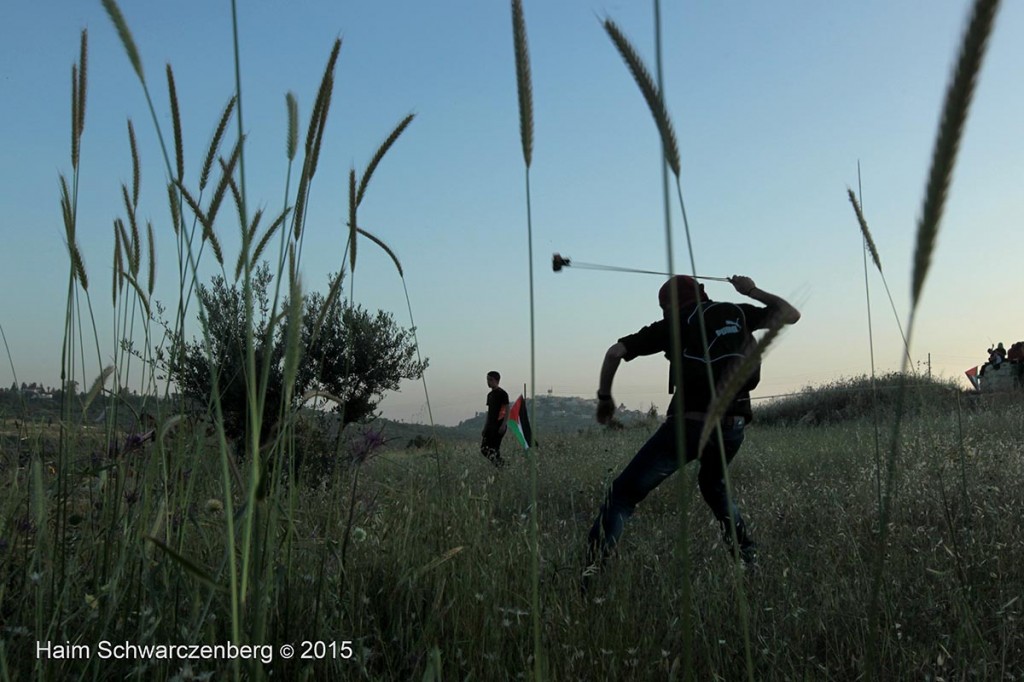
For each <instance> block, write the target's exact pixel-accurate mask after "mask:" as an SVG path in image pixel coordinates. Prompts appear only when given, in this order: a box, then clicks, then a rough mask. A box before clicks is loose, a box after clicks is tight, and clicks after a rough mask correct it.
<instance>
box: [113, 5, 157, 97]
mask: <svg viewBox="0 0 1024 682" xmlns="http://www.w3.org/2000/svg"><path fill="white" fill-rule="evenodd" d="M102 2H103V8H104V9H105V10H107V14H108V15H109V16H110V20H111V21H112V22H113V23H114V28H116V29H117V35H118V36H119V37H120V38H121V44H122V45H124V51H125V52H127V53H128V61H130V62H131V63H132V68H133V69H135V73H136V74H137V75H138V77H139V80H140V81H142V83H143V84H145V83H146V76H145V74H143V72H142V59H140V58H139V50H138V48H136V47H135V40H133V39H132V32H131V31H130V30H128V22H127V21H125V19H124V15H123V14H122V13H121V8H120V7H118V6H117V2H115V0H102Z"/></svg>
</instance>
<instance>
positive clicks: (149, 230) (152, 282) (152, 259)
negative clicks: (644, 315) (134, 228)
mask: <svg viewBox="0 0 1024 682" xmlns="http://www.w3.org/2000/svg"><path fill="white" fill-rule="evenodd" d="M146 236H147V237H148V238H149V278H148V282H147V284H148V287H147V288H146V291H147V292H148V293H149V295H150V296H152V295H153V290H154V289H155V288H156V239H155V238H154V236H153V223H151V222H149V221H146Z"/></svg>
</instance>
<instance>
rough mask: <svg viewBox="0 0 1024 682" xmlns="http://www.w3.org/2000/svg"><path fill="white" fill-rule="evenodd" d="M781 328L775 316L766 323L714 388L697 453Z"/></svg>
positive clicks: (701, 450)
mask: <svg viewBox="0 0 1024 682" xmlns="http://www.w3.org/2000/svg"><path fill="white" fill-rule="evenodd" d="M782 327H783V325H782V323H781V322H780V321H779V319H778V317H777V316H774V317H773V318H772V319H770V320H769V321H768V331H766V332H765V334H764V335H763V336H762V337H761V339H760V341H758V342H757V343H755V344H754V345H753V346H752V347H751V348H750V349H749V350H748V351H747V352H746V353H744V358H743V360H741V361H740V363H739V364H738V365H736V366H735V367H734V368H733V369H732V371H731V372H730V373H729V374H728V375H727V376H725V377H724V378H723V379H722V382H721V383H720V384H719V386H717V387H716V392H715V399H714V400H713V401H712V403H711V405H709V406H708V410H707V412H708V418H707V421H705V422H704V430H703V431H702V432H701V434H700V445H699V446H698V447H697V452H698V453H700V454H703V452H704V446H705V445H707V442H708V440H709V439H710V438H711V434H713V433H714V432H715V427H716V426H717V425H718V422H719V420H721V419H722V417H724V416H725V411H726V410H727V409H729V405H731V404H732V401H733V400H734V399H735V398H736V396H737V394H739V392H740V390H741V389H742V388H743V384H745V383H746V381H747V379H749V378H750V375H751V374H753V373H754V370H756V369H757V367H758V366H759V365H760V363H761V359H762V358H763V357H764V355H765V353H766V352H767V351H768V346H770V345H771V344H772V342H773V341H774V340H775V338H776V337H777V336H778V335H779V332H780V331H782ZM700 454H698V457H700Z"/></svg>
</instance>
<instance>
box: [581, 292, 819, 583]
mask: <svg viewBox="0 0 1024 682" xmlns="http://www.w3.org/2000/svg"><path fill="white" fill-rule="evenodd" d="M729 281H730V282H731V283H732V285H733V287H735V289H736V291H737V292H739V293H740V294H742V295H744V296H748V297H750V298H752V299H754V300H755V301H758V302H760V303H762V304H764V307H761V306H755V305H751V304H749V303H739V304H733V303H721V304H719V303H714V302H713V301H711V300H710V299H709V298H708V296H707V294H705V293H704V285H698V284H697V282H695V281H694V280H693V278H691V277H687V276H685V275H678V276H676V277H674V278H672V279H670V280H669V281H668V282H666V283H665V284H664V285H663V286H662V287H661V290H660V291H659V292H658V302H659V304H660V305H661V308H662V311H663V317H662V319H660V320H658V321H656V322H653V323H651V324H649V325H647V326H646V327H644V328H643V329H640V330H639V331H637V332H636V333H634V334H630V335H629V336H624V337H622V338H621V339H619V340H618V341H617V342H615V343H614V344H612V346H611V347H610V348H608V351H607V352H606V353H605V357H604V363H603V364H602V366H601V378H600V384H599V388H598V391H597V399H598V403H597V421H598V422H600V423H602V424H607V423H608V422H609V421H610V420H611V418H612V415H613V414H614V413H615V401H614V400H613V399H612V380H613V379H614V378H615V373H616V371H617V370H618V368H619V363H620V362H621V361H622V360H625V361H626V362H629V361H630V360H632V359H633V358H636V357H638V356H641V355H653V354H655V353H665V354H666V357H668V358H670V359H671V349H672V332H671V322H672V317H671V300H672V297H671V289H672V288H675V289H676V293H677V299H676V300H677V301H678V303H679V319H680V324H681V326H682V329H681V330H680V332H681V338H682V343H683V358H682V363H683V367H682V377H683V391H682V393H683V395H682V398H681V399H682V400H683V409H684V412H683V414H682V418H683V434H684V440H685V454H686V461H691V460H693V459H696V458H698V457H699V459H700V465H699V466H700V471H699V473H698V475H697V480H698V483H699V487H700V492H701V495H702V496H703V497H704V501H705V502H706V503H707V505H708V507H710V509H711V512H712V513H713V514H714V516H715V519H717V520H718V522H719V524H720V525H721V527H722V530H723V533H724V536H725V539H726V544H727V545H728V546H729V547H732V549H733V552H734V553H735V552H736V549H737V548H736V547H734V546H733V545H732V530H731V527H730V526H731V524H730V520H731V521H732V522H734V524H735V527H736V538H737V541H738V544H739V547H738V550H739V555H740V557H742V559H743V560H744V561H745V562H747V563H750V562H752V561H753V560H754V559H755V557H756V545H755V544H754V541H753V540H752V539H751V537H750V532H749V530H748V529H747V527H746V524H745V523H744V521H743V518H742V517H741V516H740V512H739V509H738V508H737V507H736V504H735V503H733V502H732V501H731V500H730V499H729V498H728V496H727V494H726V488H725V478H724V471H723V467H722V461H723V457H722V455H723V453H722V452H721V451H720V449H719V440H718V438H717V437H714V436H713V437H712V438H711V439H710V440H709V441H708V443H707V445H705V446H704V450H703V452H701V453H698V452H697V447H698V445H699V441H700V435H701V432H702V431H703V429H704V423H705V421H706V420H707V416H708V415H707V409H708V406H709V403H710V391H709V388H708V379H707V363H706V362H705V360H704V348H703V343H701V341H700V336H699V335H698V336H697V341H696V343H694V340H693V337H694V331H693V330H694V329H695V327H694V325H696V324H697V323H696V322H695V321H694V320H695V316H696V315H697V313H698V307H699V308H700V309H701V310H702V311H703V317H704V321H705V323H706V325H705V326H706V328H707V330H706V332H705V336H706V338H707V339H709V345H710V346H711V347H712V350H711V351H710V353H709V354H710V355H711V357H712V358H713V361H712V366H713V367H714V366H715V364H716V363H718V362H722V363H723V365H728V364H729V363H733V362H735V360H736V356H737V353H736V352H730V353H725V354H723V352H724V351H723V348H726V347H727V343H735V342H736V341H741V340H742V341H743V342H744V347H745V344H748V343H750V342H751V341H752V337H751V336H750V333H751V332H753V331H754V330H757V329H766V328H767V327H768V326H769V325H771V324H773V323H776V322H777V323H781V324H793V323H795V322H796V321H797V320H799V319H800V313H799V311H797V309H796V308H794V307H793V306H791V305H790V304H789V303H787V302H786V301H785V300H783V299H782V298H780V297H778V296H775V295H774V294H770V293H768V292H766V291H764V290H762V289H759V288H757V286H756V285H755V284H754V281H753V280H752V279H750V278H749V277H744V276H741V275H735V276H733V277H731V278H730V279H729ZM698 299H699V301H700V303H699V304H698ZM715 306H717V307H718V310H717V311H716V312H712V308H714V307H715ZM716 315H718V316H719V317H718V318H716ZM697 329H699V327H697ZM697 333H698V334H699V333H700V332H699V331H698V332H697ZM719 343H721V344H722V345H719V346H717V347H716V346H715V344H719ZM738 347H739V346H732V348H738ZM716 354H722V355H721V357H720V358H718V359H714V358H715V356H716ZM715 371H716V372H717V371H718V369H717V368H716V370H715ZM674 374H675V373H674V372H673V373H672V374H671V375H670V379H669V391H670V392H672V389H673V379H672V376H674ZM755 376H756V377H757V378H759V373H758V374H757V375H755ZM757 378H754V379H753V381H748V383H747V385H746V386H745V387H744V390H741V391H740V392H739V393H738V394H737V395H736V397H735V398H734V399H733V401H732V403H731V404H730V405H729V407H728V409H727V410H726V412H725V416H724V417H723V418H722V420H721V428H722V442H723V444H724V449H725V452H724V455H725V456H724V460H725V462H726V463H728V462H731V461H732V458H733V457H735V456H736V453H737V452H738V451H739V449H740V444H742V443H743V428H744V425H745V424H746V423H747V422H748V421H749V420H750V419H751V417H752V416H753V415H752V412H751V409H750V392H749V391H750V389H751V388H753V386H754V385H756V382H757ZM679 399H680V395H679V393H676V394H675V395H673V397H672V402H671V404H670V405H669V408H668V417H667V419H666V420H665V422H664V423H663V424H662V425H661V426H660V427H659V428H658V430H657V431H655V432H654V434H653V435H652V436H651V437H650V438H649V439H648V440H647V442H646V443H645V444H644V445H643V446H642V447H641V448H640V450H639V451H638V452H637V453H636V456H634V457H633V460H632V461H631V462H630V463H629V464H628V465H627V466H626V468H625V469H624V470H623V471H622V473H621V474H620V475H619V477H618V478H616V479H615V481H614V482H613V483H612V485H611V488H610V490H609V491H608V494H607V497H606V499H605V501H604V503H603V504H602V505H601V511H600V513H599V514H598V516H597V519H596V520H595V521H594V525H593V527H592V528H591V530H590V536H589V538H588V540H589V542H588V545H589V550H590V551H589V561H590V563H591V564H593V563H595V562H597V561H598V560H599V559H603V558H604V557H606V556H608V554H609V553H611V551H612V550H613V549H614V548H615V544H616V543H617V541H618V539H619V536H620V535H621V534H622V528H623V524H624V522H625V520H626V519H627V518H628V517H629V516H630V515H631V514H632V513H633V511H634V509H635V508H636V505H637V504H639V503H640V501H641V500H643V499H644V498H645V497H647V495H648V493H650V492H651V491H652V490H654V488H656V487H657V486H658V485H659V484H661V482H662V481H664V480H665V479H666V478H668V477H669V476H670V475H671V474H672V473H674V472H675V470H676V469H678V468H679V456H680V453H679V452H678V451H677V448H676V419H677V415H676V409H675V408H676V401H677V400H679Z"/></svg>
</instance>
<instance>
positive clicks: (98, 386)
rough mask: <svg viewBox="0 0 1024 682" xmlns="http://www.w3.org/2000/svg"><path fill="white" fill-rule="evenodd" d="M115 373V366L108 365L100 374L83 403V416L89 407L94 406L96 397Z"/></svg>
mask: <svg viewBox="0 0 1024 682" xmlns="http://www.w3.org/2000/svg"><path fill="white" fill-rule="evenodd" d="M113 373H114V366H113V365H107V366H106V367H104V368H103V371H101V372H100V374H99V376H97V377H96V378H95V379H94V380H93V382H92V386H90V387H89V392H88V393H87V394H86V396H85V400H84V401H83V402H82V413H83V414H84V413H86V412H87V411H88V410H89V405H91V404H92V401H93V400H95V399H96V396H97V395H99V393H100V391H102V390H103V386H104V385H105V384H106V383H107V379H109V378H110V375H111V374H113Z"/></svg>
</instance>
